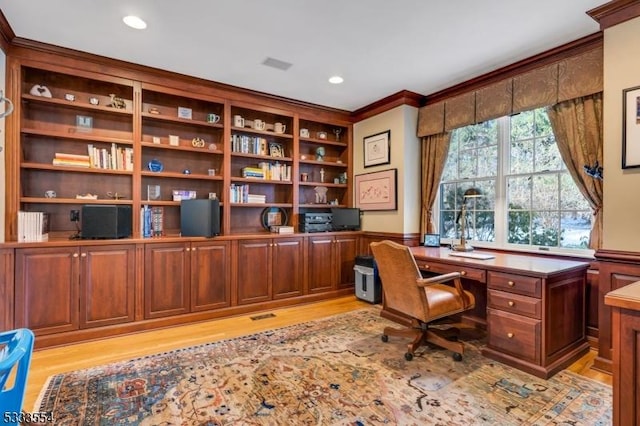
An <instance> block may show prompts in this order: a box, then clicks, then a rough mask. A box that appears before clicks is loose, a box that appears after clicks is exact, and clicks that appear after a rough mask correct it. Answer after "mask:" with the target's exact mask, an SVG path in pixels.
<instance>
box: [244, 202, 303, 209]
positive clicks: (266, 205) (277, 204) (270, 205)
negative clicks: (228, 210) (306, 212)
mask: <svg viewBox="0 0 640 426" xmlns="http://www.w3.org/2000/svg"><path fill="white" fill-rule="evenodd" d="M231 207H252V208H256V207H262V208H268V207H281V208H283V209H286V208H291V207H293V204H292V203H231Z"/></svg>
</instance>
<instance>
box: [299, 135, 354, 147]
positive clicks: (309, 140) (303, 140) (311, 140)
mask: <svg viewBox="0 0 640 426" xmlns="http://www.w3.org/2000/svg"><path fill="white" fill-rule="evenodd" d="M300 143H313V144H319V145H333V146H339V147H343V148H347V147H348V146H349V145H348V144H347V143H346V142H342V141H339V142H337V141H330V140H327V139H318V138H303V137H302V136H301V137H300Z"/></svg>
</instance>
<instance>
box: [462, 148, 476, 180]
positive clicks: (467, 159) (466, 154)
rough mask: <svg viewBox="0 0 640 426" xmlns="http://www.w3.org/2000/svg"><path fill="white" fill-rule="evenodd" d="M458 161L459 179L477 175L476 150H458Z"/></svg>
mask: <svg viewBox="0 0 640 426" xmlns="http://www.w3.org/2000/svg"><path fill="white" fill-rule="evenodd" d="M458 162H459V169H460V176H459V178H460V179H465V178H473V177H475V176H477V175H478V158H477V153H476V150H467V151H460V156H459V157H458Z"/></svg>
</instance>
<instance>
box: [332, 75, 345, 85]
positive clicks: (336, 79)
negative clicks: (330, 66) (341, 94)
mask: <svg viewBox="0 0 640 426" xmlns="http://www.w3.org/2000/svg"><path fill="white" fill-rule="evenodd" d="M343 81H344V78H342V77H340V76H339V75H334V76H333V77H329V83H331V84H340V83H342V82H343Z"/></svg>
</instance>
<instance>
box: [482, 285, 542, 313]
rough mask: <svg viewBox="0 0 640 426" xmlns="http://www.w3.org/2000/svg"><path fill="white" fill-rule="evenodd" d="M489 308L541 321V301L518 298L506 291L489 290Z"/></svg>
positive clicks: (518, 296)
mask: <svg viewBox="0 0 640 426" xmlns="http://www.w3.org/2000/svg"><path fill="white" fill-rule="evenodd" d="M488 293H489V301H488V304H487V306H488V307H489V308H494V309H500V310H503V311H507V312H511V313H513V314H518V315H526V316H528V317H531V318H535V319H542V299H537V298H535V297H528V296H520V295H518V294H514V293H508V292H506V291H499V290H489V291H488Z"/></svg>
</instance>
